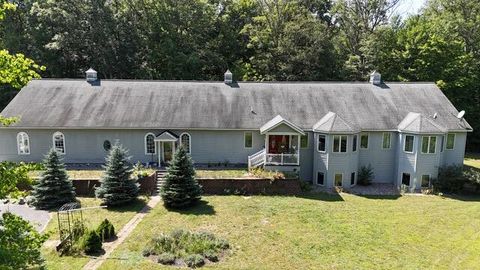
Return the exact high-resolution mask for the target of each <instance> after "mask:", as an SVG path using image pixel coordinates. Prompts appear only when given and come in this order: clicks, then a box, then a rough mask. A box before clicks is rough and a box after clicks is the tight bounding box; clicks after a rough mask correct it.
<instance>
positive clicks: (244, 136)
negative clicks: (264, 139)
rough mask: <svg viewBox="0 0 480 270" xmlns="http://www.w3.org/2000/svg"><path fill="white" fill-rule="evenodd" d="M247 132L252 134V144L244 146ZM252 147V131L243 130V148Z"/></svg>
mask: <svg viewBox="0 0 480 270" xmlns="http://www.w3.org/2000/svg"><path fill="white" fill-rule="evenodd" d="M247 133H250V134H251V135H252V145H251V146H250V147H247V146H245V142H246V140H245V139H246V135H247ZM267 136H268V135H267ZM252 148H253V131H245V132H243V149H252Z"/></svg>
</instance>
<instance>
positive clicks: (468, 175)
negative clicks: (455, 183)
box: [463, 168, 480, 191]
mask: <svg viewBox="0 0 480 270" xmlns="http://www.w3.org/2000/svg"><path fill="white" fill-rule="evenodd" d="M463 176H464V177H465V180H466V181H467V183H470V184H472V185H473V186H475V190H476V191H479V190H480V170H479V169H474V168H467V169H466V170H464V171H463Z"/></svg>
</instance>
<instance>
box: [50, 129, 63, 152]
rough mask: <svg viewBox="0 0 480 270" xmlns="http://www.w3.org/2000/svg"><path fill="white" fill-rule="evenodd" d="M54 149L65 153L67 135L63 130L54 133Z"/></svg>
mask: <svg viewBox="0 0 480 270" xmlns="http://www.w3.org/2000/svg"><path fill="white" fill-rule="evenodd" d="M52 139H53V149H55V151H57V153H59V154H65V135H63V133H61V132H55V133H53V138H52Z"/></svg>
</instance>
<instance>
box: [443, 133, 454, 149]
mask: <svg viewBox="0 0 480 270" xmlns="http://www.w3.org/2000/svg"><path fill="white" fill-rule="evenodd" d="M449 134H450V135H453V147H452V148H451V149H450V148H448V147H447V145H448V135H449ZM445 137H446V138H445V139H446V140H445V150H449V151H451V150H454V149H455V141H456V139H457V134H455V133H447V135H445Z"/></svg>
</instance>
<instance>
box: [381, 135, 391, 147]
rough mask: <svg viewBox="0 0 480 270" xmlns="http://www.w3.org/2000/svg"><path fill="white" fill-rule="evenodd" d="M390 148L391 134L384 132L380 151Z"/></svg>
mask: <svg viewBox="0 0 480 270" xmlns="http://www.w3.org/2000/svg"><path fill="white" fill-rule="evenodd" d="M390 147H392V133H390V132H384V133H383V140H382V149H390Z"/></svg>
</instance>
